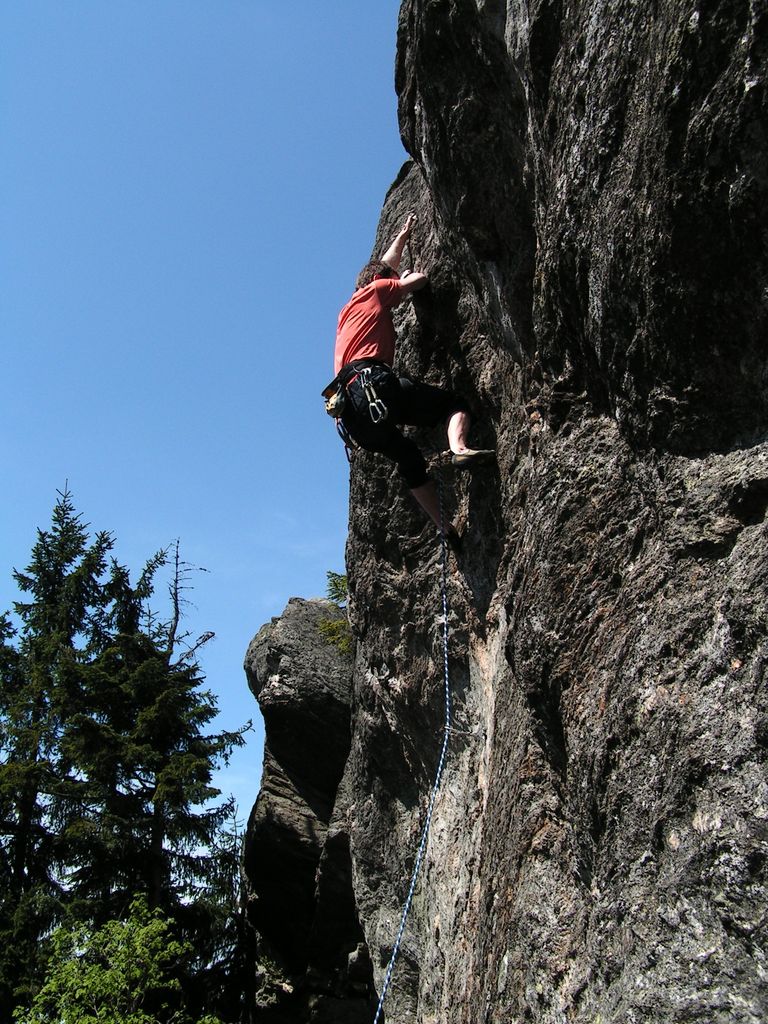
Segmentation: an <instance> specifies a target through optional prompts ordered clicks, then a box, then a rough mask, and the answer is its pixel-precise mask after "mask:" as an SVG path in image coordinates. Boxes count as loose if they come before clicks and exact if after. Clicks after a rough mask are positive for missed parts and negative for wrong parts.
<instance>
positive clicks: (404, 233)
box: [381, 213, 416, 270]
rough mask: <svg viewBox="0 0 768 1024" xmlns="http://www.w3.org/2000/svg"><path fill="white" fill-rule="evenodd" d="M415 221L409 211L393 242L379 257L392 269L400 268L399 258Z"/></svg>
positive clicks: (401, 256)
mask: <svg viewBox="0 0 768 1024" xmlns="http://www.w3.org/2000/svg"><path fill="white" fill-rule="evenodd" d="M415 223H416V217H415V216H414V215H413V214H412V213H409V214H408V216H407V218H406V221H405V224H403V226H402V228H401V229H400V231H399V232H398V233H397V235H396V237H395V240H394V242H393V243H392V245H390V247H389V248H388V249H387V251H386V252H385V253H384V255H383V256H382V257H381V262H382V263H386V264H388V265H389V266H390V267H392V269H393V270H399V268H400V260H401V259H402V258H403V249H404V248H405V243H406V242H407V241H408V239H409V237H410V234H411V229H412V228H413V225H414V224H415Z"/></svg>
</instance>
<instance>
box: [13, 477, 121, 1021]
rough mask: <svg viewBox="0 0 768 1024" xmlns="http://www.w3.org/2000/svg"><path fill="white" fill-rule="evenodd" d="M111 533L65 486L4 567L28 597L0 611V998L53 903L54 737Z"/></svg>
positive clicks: (95, 622) (60, 856)
mask: <svg viewBox="0 0 768 1024" xmlns="http://www.w3.org/2000/svg"><path fill="white" fill-rule="evenodd" d="M111 546H112V540H111V538H110V537H109V535H108V534H106V533H99V534H97V536H96V538H95V540H94V542H93V543H92V544H90V545H89V544H88V534H87V528H86V527H85V526H84V525H83V524H82V523H81V521H80V517H79V516H78V515H77V514H76V512H75V510H74V507H73V505H72V502H71V498H70V495H69V493H68V492H65V493H63V494H61V495H60V498H59V501H58V502H57V503H56V507H55V509H54V512H53V519H52V524H51V529H50V530H49V531H42V530H41V531H38V536H37V542H36V544H35V545H34V547H33V550H32V558H31V561H30V564H29V566H28V567H27V569H26V570H25V572H23V573H20V572H16V573H14V576H15V579H16V583H17V585H18V587H19V589H20V590H21V591H22V592H24V593H25V594H27V595H29V600H27V601H24V602H17V603H16V604H15V606H14V608H15V612H16V614H17V616H18V618H19V619H20V631H19V633H18V643H17V644H16V645H15V646H14V645H13V643H12V640H13V638H14V637H15V636H16V635H17V634H16V632H15V630H14V629H13V627H12V626H11V624H10V621H9V618H8V616H7V615H6V616H5V617H4V619H3V658H2V687H1V689H0V693H1V696H0V711H1V713H2V714H1V717H2V729H1V732H0V742H1V743H2V747H1V748H0V808H1V809H2V824H1V825H0V832H1V834H0V846H1V847H2V853H1V856H2V866H3V873H4V878H3V881H4V883H5V884H4V886H3V891H2V893H0V1006H2V1005H5V1006H8V1005H9V1003H8V997H9V992H10V989H11V988H13V987H14V985H15V984H17V983H18V982H19V980H20V976H23V975H25V974H27V973H28V972H29V971H30V970H34V966H35V964H36V962H37V959H38V953H39V947H38V938H39V936H40V935H41V934H44V933H45V931H46V930H47V929H48V928H49V927H50V924H51V922H52V921H53V920H55V918H56V916H57V913H58V912H59V910H60V905H61V899H62V880H61V869H62V866H63V863H64V861H65V859H66V858H65V854H64V850H63V849H62V845H61V842H60V837H59V836H58V835H57V834H56V832H55V830H54V829H53V828H52V827H51V819H52V817H53V816H54V815H55V813H56V806H57V801H58V799H59V797H60V780H61V778H62V777H63V775H65V774H66V768H65V766H63V765H62V763H61V759H60V751H59V742H60V738H61V731H62V722H63V718H64V717H65V716H66V710H65V708H66V703H67V698H66V691H67V689H68V682H67V680H68V679H69V678H71V676H72V673H73V671H74V669H75V666H76V665H77V664H78V663H81V662H82V661H84V660H85V659H87V658H88V657H89V654H90V647H91V643H92V638H93V636H95V635H96V634H98V633H99V631H100V628H101V621H102V617H103V600H102V595H101V593H100V587H99V579H100V577H101V575H102V573H103V572H104V570H105V567H106V558H107V554H108V552H109V550H110V548H111Z"/></svg>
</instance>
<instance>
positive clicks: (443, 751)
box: [373, 465, 451, 1024]
mask: <svg viewBox="0 0 768 1024" xmlns="http://www.w3.org/2000/svg"><path fill="white" fill-rule="evenodd" d="M437 495H438V502H439V507H440V547H441V562H442V566H441V568H442V578H441V589H442V599H443V616H442V625H443V692H444V701H445V703H444V712H445V720H444V723H443V745H442V747H441V748H440V758H439V760H438V764H437V772H436V773H435V781H434V782H433V783H432V792H431V794H430V797H429V804H428V805H427V817H426V819H425V821H424V828H423V829H422V832H421V840H420V842H419V849H418V852H417V853H416V863H415V864H414V865H413V872H412V874H411V884H410V886H409V888H408V896H407V898H406V901H405V906H404V907H403V913H402V915H401V917H400V927H399V928H398V930H397V938H396V939H395V944H394V946H393V947H392V956H391V957H390V958H389V964H388V965H387V973H386V974H385V976H384V984H383V985H382V986H381V995H380V997H379V1005H378V1007H377V1008H376V1016H375V1017H374V1018H373V1024H378V1021H379V1017H380V1016H381V1011H382V1010H383V1008H384V1000H385V999H386V997H387V991H388V989H389V985H390V982H391V981H392V972H393V971H394V969H395V962H396V961H397V956H398V953H399V952H400V943H401V942H402V938H403V933H404V931H405V922H406V918H407V917H408V911H409V910H410V909H411V903H412V902H413V896H414V893H415V891H416V882H417V880H418V877H419V871H420V869H421V862H422V860H423V858H424V852H425V850H426V848H427V838H428V836H429V826H430V824H431V822H432V812H433V811H434V809H435V801H436V799H437V790H438V788H439V786H440V780H441V778H442V775H443V769H444V768H445V761H446V757H447V755H448V740H449V738H450V734H451V683H450V676H449V674H448V541H447V538H446V531H445V520H444V512H443V480H442V473H441V471H440V467H439V465H438V471H437Z"/></svg>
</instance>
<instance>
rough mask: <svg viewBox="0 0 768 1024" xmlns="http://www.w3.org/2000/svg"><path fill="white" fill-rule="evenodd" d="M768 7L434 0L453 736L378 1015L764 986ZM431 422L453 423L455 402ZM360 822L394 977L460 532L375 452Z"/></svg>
mask: <svg viewBox="0 0 768 1024" xmlns="http://www.w3.org/2000/svg"><path fill="white" fill-rule="evenodd" d="M767 47H768V8H766V6H765V4H763V3H758V2H756V0H751V2H748V0H731V2H717V0H714V2H713V3H710V4H703V3H700V2H694V0H674V2H672V0H658V2H655V3H648V4H640V3H635V2H633V0H580V2H577V3H569V2H567V0H508V2H507V3H503V2H501V0H484V2H483V0H405V2H404V3H403V5H402V8H401V13H400V25H399V38H398V58H397V74H396V85H397V91H398V96H399V112H400V124H401V131H402V136H403V140H404V143H405V145H406V148H407V149H408V151H409V153H410V154H411V157H412V159H411V160H410V161H409V162H408V163H407V164H406V165H405V167H404V168H403V170H402V172H401V174H400V175H399V177H398V179H397V181H396V182H395V184H394V185H393V187H392V189H391V190H390V192H389V194H388V196H387V198H386V201H385V206H384V210H383V214H382V219H381V223H380V228H379V235H378V238H377V242H376V247H375V251H376V252H379V253H380V252H381V251H382V249H383V248H384V246H385V244H386V242H388V241H389V240H390V239H391V237H392V235H393V234H394V233H395V231H396V229H397V227H399V225H400V223H401V222H402V220H403V219H404V217H405V214H406V212H407V211H409V210H415V211H416V213H417V216H418V229H417V232H416V233H415V236H414V239H413V249H414V256H415V259H416V261H417V263H418V265H419V266H420V269H423V270H425V271H426V272H427V273H428V275H429V278H430V283H431V287H430V288H429V289H428V290H427V291H425V292H423V293H419V295H417V296H416V297H415V299H414V301H413V303H412V304H411V305H409V306H408V308H406V309H404V310H403V311H402V312H401V313H400V314H399V317H398V331H399V339H400V340H399V356H398V360H399V367H400V368H401V369H402V370H404V371H406V372H410V373H413V374H416V375H418V376H420V377H423V378H426V379H428V380H430V381H431V382H434V383H448V382H450V384H451V385H452V386H453V387H454V388H455V389H456V390H458V391H460V392H462V393H463V394H465V395H466V396H467V398H468V400H469V401H470V403H471V405H472V407H473V409H474V411H475V413H476V424H477V425H476V434H475V440H476V441H477V442H478V443H479V444H481V445H483V446H488V447H495V448H496V450H497V454H498V458H497V465H496V466H495V467H494V468H490V469H483V470H478V471H477V472H476V473H475V474H474V475H473V476H470V477H462V476H459V475H458V474H456V473H454V472H453V471H451V470H450V469H443V470H442V471H441V474H442V482H443V487H444V490H445V493H446V495H447V502H448V504H449V507H450V510H451V513H452V514H454V515H455V516H456V517H457V518H458V519H459V520H461V521H462V522H463V523H465V524H466V540H465V544H464V550H463V553H462V555H461V557H460V558H459V560H458V562H457V563H456V562H454V563H453V571H452V574H451V580H450V588H449V605H450V626H451V677H452V685H453V691H454V698H455V702H456V708H457V711H456V716H455V720H454V732H453V733H452V740H451V752H450V758H449V762H448V767H447V770H446V774H445V777H444V781H443V784H442V787H441V792H440V796H439V798H438V803H437V807H436V812H435V818H434V821H433V827H432V833H431V838H430V842H429V845H428V849H427V857H426V861H425V866H424V869H423V873H422V879H421V883H420V886H419V890H418V895H417V899H416V901H415V903H414V907H413V910H412V914H411V917H410V921H409V925H408V928H407V930H406V934H405V939H404V945H403V951H402V954H401V960H400V962H399V964H398V968H397V970H396V972H395V976H394V981H393V986H392V990H391V995H390V997H389V999H388V1005H387V1011H388V1012H387V1016H388V1019H390V1020H395V1019H396V1020H398V1021H400V1022H407V1021H412V1022H417V1021H418V1022H420V1024H432V1022H437V1021H438V1020H440V1021H442V1020H447V1019H450V1020H451V1021H452V1022H454V1024H462V1022H470V1021H471V1022H473V1024H477V1022H480V1021H483V1022H489V1024H501V1022H507V1021H532V1022H537V1024H539V1022H541V1024H555V1022H558V1024H560V1022H565V1021H568V1022H571V1024H575V1022H578V1024H596V1022H598V1021H599V1022H603V1024H608V1022H622V1024H623V1022H627V1024H633V1022H641V1021H642V1022H654V1024H655V1022H658V1024H661V1022H665V1024H667V1022H680V1024H683V1022H686V1024H688V1022H692V1021H702V1022H707V1024H714V1022H723V1024H725V1022H729V1024H732V1022H738V1024H742V1022H743V1024H747V1022H749V1024H752V1022H754V1024H757V1022H759V1021H762V1020H764V1019H766V1017H768V984H767V979H768V973H767V972H768V956H767V953H768V951H767V949H766V920H767V919H768V890H767V888H766V885H767V878H766V875H767V865H768V859H767V858H768V780H767V779H766V754H767V752H768V701H767V700H766V662H767V660H768V642H767V639H766V638H767V636H768V600H767V599H766V582H765V581H766V578H767V577H768V545H767V541H768V527H766V510H767V509H768V441H767V440H766V438H767V437H768V347H767V346H766V318H767V309H768V290H767V289H768V254H767V253H766V241H767V239H768V217H767V215H766V207H767V201H768V139H767V133H768V128H767V126H768V116H766V115H767V114H768V111H767V110H766V107H767V106H768V101H767V99H766V73H767V68H766V64H767V62H766V49H767ZM421 437H422V440H423V441H424V442H425V444H426V443H427V442H429V443H430V444H431V445H432V446H433V447H434V449H435V450H439V449H440V448H441V447H442V446H443V439H442V438H441V437H440V436H439V435H436V436H434V437H432V438H430V439H427V438H424V435H423V434H422V435H421ZM347 571H348V577H349V582H350V620H351V623H352V626H353V631H354V634H355V637H356V654H355V664H354V679H353V690H354V699H353V711H352V714H351V745H350V749H349V755H348V757H347V760H346V765H345V768H344V778H343V782H342V784H341V788H340V790H339V795H338V798H337V800H336V805H335V809H334V812H333V814H334V820H335V821H336V822H337V823H338V827H340V828H343V831H344V835H345V837H347V836H348V837H349V843H350V850H351V865H352V870H351V873H350V875H349V878H350V884H351V886H352V892H353V895H354V906H355V908H356V914H357V916H358V919H359V921H360V924H361V926H362V931H363V933H364V935H365V940H366V943H367V947H368V949H369V950H370V954H371V958H372V962H373V972H374V980H375V984H376V987H377V989H378V988H380V985H381V982H382V978H383V972H384V969H385V966H386V962H387V960H388V957H389V953H390V950H391V946H392V942H393V940H394V936H395V932H396V927H397V921H398V918H399V913H400V909H401V907H402V904H403V901H404V898H405V895H406V891H407V883H408V877H409V874H410V869H411V867H412V864H413V858H414V855H415V850H416V844H417V841H418V834H419V827H420V821H421V815H422V814H423V811H424V807H425V802H426V798H427V795H428V791H429V786H430V782H431V779H432V776H433V773H434V769H435V759H436V757H437V753H438V750H439V744H440V726H441V714H442V703H441V695H440V688H441V678H442V677H441V672H442V655H441V649H440V639H441V638H440V628H439V623H438V619H439V616H440V613H441V606H440V591H439V584H440V574H439V551H438V545H437V541H436V538H435V535H434V532H433V530H432V528H431V527H429V526H428V525H426V524H425V523H424V521H423V518H422V517H421V515H420V513H419V512H418V511H417V509H416V508H415V507H414V505H413V503H412V501H411V499H410V497H409V495H408V494H407V493H406V492H404V490H403V488H402V486H401V484H400V483H399V481H398V480H397V479H396V478H393V475H392V472H391V468H390V466H389V465H388V464H387V463H386V462H384V461H383V460H382V459H380V458H379V457H377V456H372V455H367V454H359V455H357V456H356V457H355V459H354V463H353V467H352V473H351V485H350V532H349V541H348V549H347Z"/></svg>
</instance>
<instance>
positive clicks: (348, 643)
mask: <svg viewBox="0 0 768 1024" xmlns="http://www.w3.org/2000/svg"><path fill="white" fill-rule="evenodd" d="M326 576H327V578H328V585H327V588H326V596H327V598H328V600H329V601H333V603H334V604H335V605H336V607H337V608H340V609H343V608H345V607H346V604H347V597H348V595H349V588H348V585H347V577H346V576H343V575H342V574H341V573H338V572H331V571H330V570H329V571H328V572H327V573H326ZM317 628H318V629H319V630H320V635H321V636H322V637H324V639H325V641H326V642H327V643H329V644H332V645H333V646H334V647H336V648H337V649H338V650H339V651H341V653H342V654H350V653H351V651H352V648H353V640H352V630H351V628H350V625H349V620H348V619H347V617H346V616H344V618H338V619H321V620H320V622H319V623H318V627H317Z"/></svg>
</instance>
